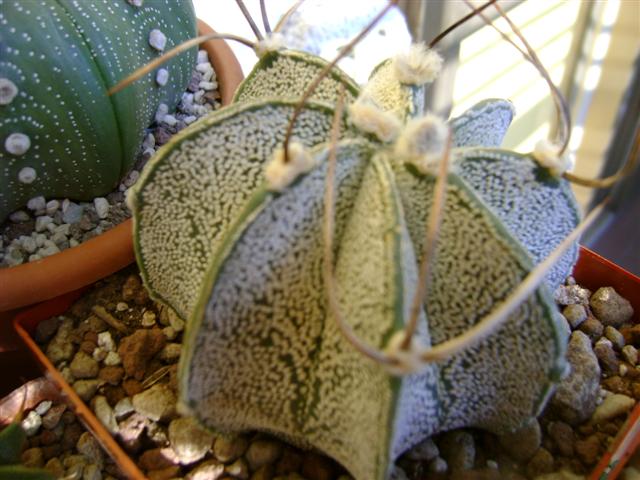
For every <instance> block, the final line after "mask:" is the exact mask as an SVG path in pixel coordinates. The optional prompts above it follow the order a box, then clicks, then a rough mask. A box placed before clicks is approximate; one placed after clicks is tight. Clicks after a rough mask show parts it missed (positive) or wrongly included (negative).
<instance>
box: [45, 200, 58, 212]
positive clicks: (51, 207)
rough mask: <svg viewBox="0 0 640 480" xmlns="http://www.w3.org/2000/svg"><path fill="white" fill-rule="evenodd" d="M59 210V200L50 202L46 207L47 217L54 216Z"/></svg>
mask: <svg viewBox="0 0 640 480" xmlns="http://www.w3.org/2000/svg"><path fill="white" fill-rule="evenodd" d="M58 208H60V202H59V201H58V200H50V201H48V202H47V204H46V205H45V211H46V212H47V215H53V214H54V213H56V212H57V211H58Z"/></svg>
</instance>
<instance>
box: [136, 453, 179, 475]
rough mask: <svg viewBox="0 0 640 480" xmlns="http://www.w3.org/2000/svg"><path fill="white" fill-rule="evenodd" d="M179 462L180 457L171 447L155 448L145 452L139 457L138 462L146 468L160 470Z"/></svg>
mask: <svg viewBox="0 0 640 480" xmlns="http://www.w3.org/2000/svg"><path fill="white" fill-rule="evenodd" d="M178 463H179V462H178V458H177V457H176V455H175V453H174V452H173V450H172V449H171V448H153V449H151V450H147V451H146V452H144V453H143V454H142V455H140V458H139V459H138V464H139V465H140V467H141V468H143V469H144V470H159V469H162V468H167V467H173V466H174V465H178Z"/></svg>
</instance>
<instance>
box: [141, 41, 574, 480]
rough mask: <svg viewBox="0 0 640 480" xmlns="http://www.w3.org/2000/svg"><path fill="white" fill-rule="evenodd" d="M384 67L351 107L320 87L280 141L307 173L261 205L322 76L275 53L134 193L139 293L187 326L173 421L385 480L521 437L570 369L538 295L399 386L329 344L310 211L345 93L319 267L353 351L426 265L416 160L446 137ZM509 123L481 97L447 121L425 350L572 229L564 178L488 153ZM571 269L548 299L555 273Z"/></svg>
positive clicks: (314, 62)
mask: <svg viewBox="0 0 640 480" xmlns="http://www.w3.org/2000/svg"><path fill="white" fill-rule="evenodd" d="M265 59H266V60H265ZM394 62H397V61H396V60H394V61H389V62H385V63H383V64H382V65H381V66H380V67H379V68H377V69H376V71H375V72H374V75H373V77H372V79H371V81H370V82H369V84H368V85H367V86H365V87H364V88H363V89H362V91H360V92H359V91H357V90H354V88H353V82H351V81H349V80H348V79H346V77H345V76H344V74H343V73H341V72H339V70H337V69H334V70H333V71H332V74H331V75H329V76H328V77H327V78H325V79H324V80H323V81H322V82H321V84H320V86H319V87H318V90H317V92H322V93H320V94H316V96H315V97H312V98H313V100H311V101H308V102H307V104H306V105H305V107H304V109H303V110H302V113H301V115H300V116H299V117H298V118H297V120H296V121H295V123H294V126H293V132H292V138H293V139H294V140H295V142H296V143H295V144H296V145H297V148H298V149H302V150H303V151H304V153H299V152H300V150H296V151H295V152H298V153H295V152H294V149H293V148H292V149H291V150H290V156H291V157H292V158H290V159H289V161H290V162H291V163H292V164H295V162H296V161H297V155H302V156H304V155H307V156H308V157H307V158H311V159H312V160H311V162H310V163H309V162H308V163H305V165H307V166H306V167H304V169H303V172H302V173H301V174H300V175H299V177H298V178H296V179H294V180H293V181H292V182H291V183H290V184H288V185H286V186H284V187H282V185H279V184H278V186H277V188H275V187H274V185H275V184H274V182H273V179H272V178H270V173H269V172H270V169H269V166H270V165H271V164H270V163H269V162H272V161H273V160H272V158H274V150H276V149H277V148H278V147H280V146H281V144H282V141H283V138H284V136H285V131H286V129H287V126H288V123H289V120H290V118H291V116H292V112H293V110H294V105H295V98H296V97H298V96H300V95H302V92H303V91H304V89H305V85H307V84H308V82H309V81H310V80H311V79H312V78H313V77H314V76H315V75H316V74H317V72H318V71H319V70H320V68H321V66H322V65H325V62H323V61H322V60H320V59H318V58H315V57H313V56H311V55H308V54H301V53H297V52H295V53H294V52H286V51H283V52H271V53H268V54H267V57H265V58H263V60H262V61H260V62H259V64H258V66H257V67H256V70H255V71H254V72H252V73H251V74H250V75H249V76H248V77H247V79H246V80H245V83H244V85H242V86H241V87H240V89H239V92H238V94H237V96H236V100H237V103H235V104H234V105H232V106H230V107H228V108H226V109H222V110H220V111H218V112H217V113H215V114H213V115H212V116H210V117H208V118H207V119H206V120H204V121H203V122H201V123H199V124H197V125H193V126H191V127H190V128H189V129H187V130H185V131H184V132H182V133H181V134H179V135H178V136H176V138H175V139H173V140H172V141H171V142H170V143H169V144H167V145H166V146H164V147H163V148H162V150H160V151H159V153H158V155H157V157H156V158H155V159H154V160H153V161H152V162H151V164H150V165H149V166H148V168H147V170H146V171H145V172H144V174H143V175H142V177H141V180H140V181H139V183H138V184H137V185H136V186H135V187H134V189H133V191H132V192H131V195H130V197H129V201H130V206H131V208H132V211H133V214H134V229H135V246H136V255H137V259H138V263H139V266H140V269H141V272H142V275H143V278H144V280H145V283H146V285H147V286H148V288H149V290H150V292H151V294H152V295H153V296H154V297H156V298H159V299H162V300H163V301H164V302H166V303H167V304H168V305H170V306H171V307H173V308H174V309H175V310H176V311H177V312H178V313H179V314H180V315H181V316H183V317H185V318H188V322H189V323H188V328H187V334H186V339H185V343H184V352H183V356H182V358H181V367H180V395H181V400H182V402H183V404H184V405H185V406H186V407H187V408H188V409H189V410H190V411H191V412H192V413H193V414H194V415H195V416H196V417H197V418H198V419H200V421H201V422H202V423H203V424H205V425H206V426H209V427H211V428H214V429H221V430H248V429H258V430H263V431H268V432H272V433H275V434H277V435H280V436H282V437H284V438H285V439H288V440H289V441H291V442H294V443H296V444H299V445H302V446H311V447H314V448H317V449H319V450H321V451H322V452H324V453H326V454H328V455H330V456H332V457H333V458H335V459H336V460H337V461H339V462H340V463H342V464H343V465H344V466H345V467H346V468H347V469H348V470H349V472H350V473H351V474H353V475H354V476H355V478H357V479H362V480H364V479H366V480H370V479H382V478H385V477H386V475H387V474H388V469H389V465H390V464H391V462H392V461H393V460H394V459H396V458H397V457H398V456H399V455H400V454H402V453H403V452H404V451H405V450H407V449H408V448H410V447H411V446H412V445H415V444H416V443H418V442H419V441H421V440H422V439H423V438H425V437H427V436H429V435H432V434H434V433H437V432H441V431H445V430H448V429H452V428H456V427H462V426H474V427H480V428H485V429H488V430H490V431H493V432H504V431H508V430H513V429H516V428H518V427H519V426H521V425H523V424H524V423H525V422H526V421H528V420H529V419H530V418H531V417H532V416H535V415H536V414H537V413H538V412H539V409H540V408H541V407H542V406H543V405H544V403H545V400H546V399H547V398H548V395H549V394H550V392H551V391H552V387H553V384H554V382H555V381H557V380H558V379H559V378H560V376H561V375H562V373H563V372H564V368H565V363H564V346H565V342H566V338H565V333H564V330H563V329H562V328H561V326H560V324H559V323H557V321H556V319H557V313H556V307H555V305H554V303H553V300H552V298H551V295H550V293H549V289H548V287H547V286H546V285H542V286H540V287H539V288H538V289H537V290H536V291H535V292H534V293H533V294H531V295H530V296H529V297H528V298H527V299H526V300H525V301H524V302H522V303H521V304H520V305H519V307H518V308H517V309H516V310H515V311H514V312H513V313H511V314H510V316H509V317H508V319H507V321H506V322H505V323H504V324H503V325H502V326H500V327H499V328H497V329H496V330H495V331H494V332H492V333H491V334H490V335H489V336H488V337H487V338H485V339H484V340H483V341H481V342H479V343H477V344H476V345H474V346H472V347H470V348H468V349H466V350H464V351H462V352H460V353H457V354H455V355H453V356H451V357H450V358H447V359H444V360H442V361H439V362H437V363H430V364H426V365H423V366H422V368H419V369H415V370H412V369H411V368H409V369H407V371H408V374H406V375H404V376H402V375H399V376H396V375H394V374H390V373H389V371H388V370H387V369H386V368H384V367H383V366H381V365H380V364H379V363H376V362H373V361H371V360H370V359H369V358H366V357H365V356H363V355H362V354H361V353H360V352H359V351H357V350H356V349H354V348H353V346H352V343H351V342H349V341H347V340H346V339H345V336H344V335H343V332H342V331H341V330H340V328H339V327H338V325H337V322H336V315H337V314H336V310H335V309H332V308H330V307H329V304H328V302H327V291H326V278H324V277H323V261H324V259H325V255H326V251H327V250H326V244H325V241H326V240H325V238H324V237H323V222H324V221H325V219H324V215H325V202H324V197H323V195H324V192H325V185H326V182H327V175H328V169H329V167H328V161H327V158H328V156H329V155H330V153H329V152H330V150H331V148H332V145H330V144H329V142H328V139H329V134H330V131H331V123H332V117H333V116H334V108H335V100H336V98H337V97H338V96H339V93H337V92H339V91H340V90H342V91H344V92H345V98H346V102H347V103H348V104H349V103H350V105H349V113H348V114H345V115H344V117H343V118H342V119H341V120H342V121H341V122H339V123H341V124H342V126H341V128H340V131H341V139H339V140H338V141H337V144H336V145H335V152H336V158H337V163H336V167H335V176H334V177H333V178H334V180H333V184H334V190H335V214H334V234H333V238H334V243H333V245H332V246H331V247H330V249H329V251H333V258H334V259H335V260H334V263H333V268H334V270H335V272H334V273H335V287H336V290H337V292H338V295H337V304H338V307H339V310H340V311H341V312H342V314H343V316H344V319H345V321H346V322H347V323H348V325H349V327H350V328H351V329H352V331H353V332H354V333H355V334H356V335H357V336H359V337H360V338H361V339H362V340H363V341H365V342H366V343H367V344H368V345H371V346H373V347H375V348H377V349H379V350H381V351H385V349H388V347H389V345H390V342H391V343H393V342H392V341H393V339H394V337H395V333H396V332H398V331H399V330H401V329H402V328H403V326H404V325H405V323H406V322H407V319H408V318H409V310H410V304H411V299H412V297H413V296H414V293H415V290H416V283H417V279H418V277H419V273H418V272H419V265H420V264H421V262H422V260H423V259H422V258H421V257H422V252H423V243H424V241H425V240H424V238H425V235H424V231H425V224H426V222H427V220H428V217H429V211H430V209H431V205H432V203H433V202H434V188H435V187H434V185H435V184H436V180H435V178H436V177H435V176H434V174H433V173H432V171H431V170H430V168H431V167H430V165H429V164H422V163H420V161H418V162H416V161H414V160H415V159H414V158H412V155H413V153H414V152H416V151H417V152H418V153H420V152H422V153H423V154H424V155H422V156H420V158H419V160H420V159H421V158H422V157H424V158H428V157H429V154H430V152H431V150H434V151H439V150H441V148H435V147H434V144H437V143H438V142H439V146H440V147H441V146H442V143H443V141H442V139H441V138H440V139H438V138H434V136H433V129H432V128H431V127H430V126H429V125H431V124H430V123H429V122H432V119H431V117H429V116H426V117H422V112H421V101H420V100H419V99H420V98H422V95H423V93H422V90H421V87H420V86H419V85H410V84H408V83H407V82H405V81H400V80H399V78H400V79H401V80H403V79H406V78H405V77H403V73H402V69H400V70H399V72H400V73H397V72H396V73H394V71H396V70H398V69H397V68H396V67H398V65H396V64H395V63H394ZM400 63H402V62H400ZM289 68H293V69H295V71H296V74H295V75H293V74H291V73H290V72H288V71H287V69H289ZM305 71H306V72H307V73H306V74H305ZM419 77H420V75H419ZM301 79H306V81H302V80H301ZM423 81H424V80H423ZM287 82H289V83H287ZM341 85H342V87H341ZM332 89H333V90H332ZM273 92H276V93H278V94H281V95H285V96H288V97H290V98H289V99H286V98H270V97H269V95H270V94H271V93H273ZM323 100H324V101H323ZM326 101H330V102H332V103H326ZM512 116H513V110H512V107H511V105H510V104H509V102H505V101H501V100H491V101H487V102H484V103H482V104H479V105H477V106H476V107H474V108H473V109H471V110H470V111H468V112H466V113H465V114H464V115H463V116H461V117H459V118H456V119H453V120H452V121H451V122H450V123H449V125H450V127H451V130H452V136H453V138H452V143H453V146H454V148H453V149H452V152H451V158H452V163H453V165H452V169H451V172H450V173H449V175H448V183H447V186H446V190H445V192H446V194H445V197H446V201H445V203H444V210H443V220H442V224H441V227H440V234H439V241H438V243H437V249H436V255H435V257H434V259H433V266H432V280H431V284H430V288H429V289H428V292H427V294H426V297H425V299H424V302H423V304H422V308H421V311H420V312H419V316H418V319H419V324H418V329H417V332H416V337H417V340H416V341H418V342H419V343H420V344H422V345H423V346H425V347H428V346H430V345H438V344H440V343H442V342H445V341H447V340H449V339H451V338H453V337H456V336H458V335H460V334H461V333H463V332H465V331H467V330H468V329H470V328H471V327H473V326H474V325H476V324H478V323H479V322H480V321H481V320H482V319H483V318H484V317H485V316H487V315H488V314H489V313H490V312H492V311H494V310H495V309H496V306H498V305H500V304H502V303H503V302H504V301H505V300H506V299H507V297H508V296H509V295H510V293H511V292H512V291H513V290H514V289H515V288H516V287H517V286H518V285H519V283H520V282H521V281H522V279H523V278H524V277H525V276H527V274H528V273H529V272H530V271H531V269H532V268H533V265H534V264H535V263H537V262H538V261H539V260H541V259H542V258H544V257H545V256H546V255H547V254H548V253H549V252H550V251H552V250H553V249H554V247H555V246H556V245H558V244H559V243H560V242H561V241H562V240H563V239H564V237H565V236H566V235H567V234H568V233H569V232H570V231H571V230H572V229H573V227H574V226H575V224H576V223H577V221H578V214H577V211H576V209H575V204H574V201H573V199H572V197H571V195H570V192H569V190H568V189H567V188H566V186H565V185H564V183H563V181H562V180H559V179H557V178H554V177H553V176H551V175H550V174H548V173H547V172H545V170H544V169H543V168H542V167H539V166H538V165H537V164H536V163H535V161H534V160H533V159H532V157H531V156H528V155H521V154H516V153H514V152H509V151H506V150H501V149H499V148H497V147H498V145H499V144H500V142H501V140H502V137H503V135H504V133H505V131H506V129H507V127H508V125H509V123H510V121H511V118H512ZM339 120H340V119H339ZM416 122H417V123H416ZM425 125H426V126H427V127H428V128H427V129H426V130H424V131H423V130H421V128H423V127H424V126H425ZM434 125H436V126H437V122H435V123H434ZM438 128H440V127H438ZM363 129H364V130H365V131H363ZM381 137H384V141H383V140H380V138H381ZM300 145H303V146H304V148H302V147H300ZM275 158H279V157H278V154H276V157H275ZM308 165H311V166H312V167H309V166H308ZM265 167H266V170H265ZM532 231H533V232H535V233H536V235H537V236H536V237H535V238H532V235H531V232H532ZM572 255H573V254H572V253H570V254H569V257H568V260H567V261H566V262H565V264H563V265H561V267H560V268H561V269H560V270H558V271H557V272H556V273H555V275H554V276H552V277H549V278H548V280H547V281H548V282H557V281H558V280H559V279H560V278H562V277H563V276H564V275H567V274H568V272H569V268H570V265H569V264H570V263H571V259H572ZM396 373H397V372H396Z"/></svg>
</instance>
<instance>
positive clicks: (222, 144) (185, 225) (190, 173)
mask: <svg viewBox="0 0 640 480" xmlns="http://www.w3.org/2000/svg"><path fill="white" fill-rule="evenodd" d="M294 108H295V102H294V101H291V100H278V99H270V100H266V101H265V100H261V101H256V102H248V103H242V104H235V105H233V106H231V107H229V108H226V109H223V110H220V111H219V112H217V113H214V114H212V115H210V116H208V117H207V118H206V119H202V121H200V122H198V123H196V124H194V125H193V126H191V127H190V128H188V129H185V130H184V131H182V132H181V133H180V134H178V135H176V136H175V137H174V138H173V139H172V140H171V141H170V142H169V143H168V144H167V145H165V146H164V147H163V148H162V149H161V150H160V151H159V152H158V154H157V155H156V156H155V157H154V159H152V161H150V162H149V164H148V165H147V167H146V168H145V170H144V172H143V175H142V176H141V178H140V181H139V185H140V187H137V186H136V187H134V189H133V191H132V193H131V195H130V196H129V204H130V207H131V209H132V212H133V214H134V235H135V236H136V239H137V241H138V242H139V244H138V246H137V248H136V255H137V258H138V262H139V264H140V270H141V273H142V276H143V278H144V279H145V282H146V284H147V286H148V288H149V290H150V292H151V293H152V295H153V296H154V298H157V299H161V300H162V301H164V302H166V303H168V304H169V305H170V306H171V307H172V308H174V309H175V310H176V311H177V312H178V313H179V314H180V315H181V316H183V318H188V317H189V315H190V314H191V312H192V310H193V306H194V303H195V300H196V298H197V294H198V291H199V286H200V284H201V281H202V277H203V275H204V272H205V271H206V268H207V266H208V264H209V261H210V257H211V252H212V251H215V250H216V248H217V246H218V242H219V241H220V238H221V235H222V234H223V233H224V231H225V229H226V228H227V227H228V225H229V222H230V221H231V220H232V219H233V218H234V217H235V215H237V213H238V212H239V211H240V210H241V208H242V207H243V205H244V202H245V201H246V199H247V198H248V197H249V196H250V195H251V193H252V192H253V191H255V189H257V188H258V187H259V186H260V184H261V183H262V174H263V169H264V166H265V163H266V162H267V161H268V160H269V159H270V155H271V153H272V151H273V149H274V148H275V147H276V146H278V145H279V143H281V142H282V140H283V138H284V133H285V131H286V128H287V125H288V123H289V119H290V117H291V114H292V113H293V110H294ZM332 114H333V111H332V109H331V108H330V107H329V106H328V105H326V104H321V103H316V102H311V103H309V104H308V105H307V106H306V108H305V110H304V112H303V113H302V115H301V117H300V119H299V122H297V124H296V126H295V128H294V131H293V134H294V137H295V138H296V139H297V140H298V141H300V142H302V143H303V144H305V145H307V146H312V145H315V144H317V143H320V142H322V141H323V140H324V139H325V138H326V136H327V132H328V131H329V129H330V128H331V119H332ZM343 131H345V132H348V130H347V129H346V127H345V128H344V129H343ZM167 186H170V188H167ZM140 232H144V235H140ZM178 245H181V247H180V248H177V246H178ZM183 248H184V249H186V251H188V252H190V253H189V255H185V254H184V251H183V250H182V249H183Z"/></svg>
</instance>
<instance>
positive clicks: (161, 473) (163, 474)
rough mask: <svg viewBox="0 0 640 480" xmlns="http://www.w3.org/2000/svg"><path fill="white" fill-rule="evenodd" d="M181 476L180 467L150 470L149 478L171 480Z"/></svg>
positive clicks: (151, 479) (152, 479)
mask: <svg viewBox="0 0 640 480" xmlns="http://www.w3.org/2000/svg"><path fill="white" fill-rule="evenodd" d="M179 476H180V467H178V466H171V467H166V468H162V469H158V470H149V471H148V472H147V478H148V479H149V480H169V479H171V478H176V477H179Z"/></svg>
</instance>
